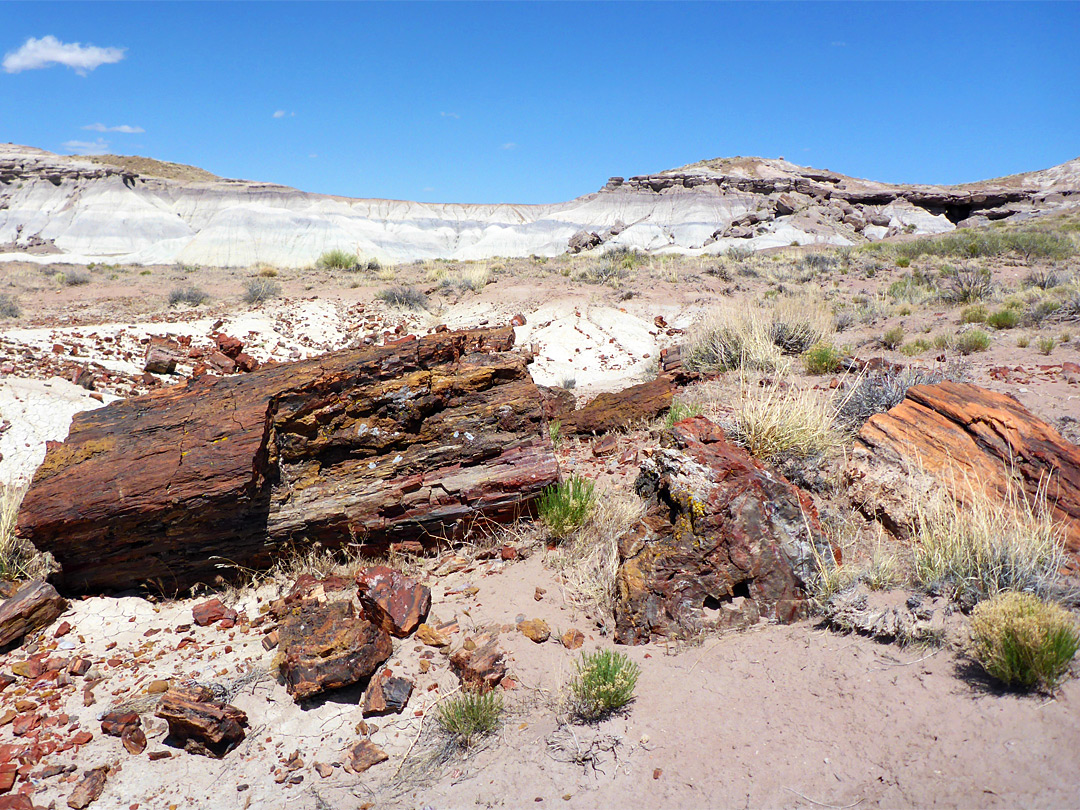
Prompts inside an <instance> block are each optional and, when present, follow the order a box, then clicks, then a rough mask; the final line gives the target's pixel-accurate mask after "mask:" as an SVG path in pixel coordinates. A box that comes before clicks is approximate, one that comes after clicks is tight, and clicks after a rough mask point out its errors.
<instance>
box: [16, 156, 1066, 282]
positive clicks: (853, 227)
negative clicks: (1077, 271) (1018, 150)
mask: <svg viewBox="0 0 1080 810" xmlns="http://www.w3.org/2000/svg"><path fill="white" fill-rule="evenodd" d="M1077 206H1080V158H1077V159H1074V160H1071V161H1069V162H1067V163H1063V164H1061V165H1060V166H1055V167H1053V168H1050V169H1044V170H1042V171H1036V172H1029V173H1026V174H1017V175H1012V176H1010V177H1002V178H997V179H994V180H986V181H982V182H978V183H967V184H963V185H955V186H933V185H890V184H886V183H877V182H874V181H871V180H861V179H858V178H853V177H847V176H845V175H842V174H838V173H836V172H832V171H827V170H821V169H812V168H808V167H804V166H797V165H795V164H793V163H790V162H788V161H786V160H784V159H783V158H778V159H766V158H756V157H733V158H718V159H714V160H705V161H701V162H699V163H692V164H690V165H687V166H683V167H681V168H678V169H672V170H670V171H666V172H660V173H658V174H650V175H640V176H637V177H630V178H623V177H612V178H611V179H610V180H609V181H608V182H607V184H606V185H605V186H604V187H603V188H602V189H600V190H599V191H597V192H594V193H592V194H586V195H585V196H583V197H578V198H577V199H574V200H570V201H568V202H563V203H554V204H547V205H513V204H497V205H460V204H453V203H418V202H408V201H401V200H375V199H349V198H345V197H335V196H331V195H325V194H310V193H307V192H303V191H298V190H297V189H293V188H289V187H287V186H279V185H275V184H272V183H259V182H253V181H248V180H228V179H224V178H221V177H218V176H216V175H214V174H211V173H210V172H207V171H204V170H203V169H199V168H196V167H193V166H185V165H182V164H178V163H166V162H162V161H158V160H152V159H150V158H143V157H129V156H119V155H100V156H93V157H65V156H61V155H56V154H53V153H51V152H46V151H44V150H41V149H35V148H33V147H28V146H17V145H11V144H8V145H0V260H13V259H22V260H28V261H37V262H50V263H56V262H69V263H89V262H91V261H95V262H101V261H107V262H122V263H129V264H171V263H173V262H184V263H190V264H200V265H204V266H246V265H249V264H253V263H256V262H264V263H269V264H274V265H278V266H282V267H303V266H307V265H310V264H311V263H312V262H313V261H314V260H315V259H316V257H318V256H319V255H320V254H322V253H323V252H325V251H328V250H332V249H347V250H349V251H350V252H352V251H355V252H357V253H359V254H361V255H363V256H366V257H369V258H374V259H378V260H379V261H382V262H390V263H397V262H407V261H414V260H418V259H433V258H450V259H461V260H468V259H485V258H491V257H494V256H528V255H532V254H536V255H541V256H555V255H558V254H561V253H565V252H567V251H568V250H569V251H572V252H578V251H582V250H608V249H610V248H612V247H627V248H637V249H641V250H649V251H655V252H670V253H688V254H717V253H723V252H725V251H727V250H730V249H731V248H733V247H743V248H750V249H753V250H761V249H765V248H770V247H779V246H785V245H792V244H799V245H807V244H827V245H850V244H859V243H864V242H868V241H877V240H881V239H885V238H888V237H890V236H894V235H899V234H933V233H944V232H946V231H951V230H953V229H955V228H958V227H972V226H979V225H985V224H987V223H990V222H995V221H1018V220H1024V219H1029V218H1031V217H1036V216H1040V215H1044V214H1047V213H1054V212H1057V211H1061V210H1063V209H1070V208H1072V209H1075V208H1076V207H1077Z"/></svg>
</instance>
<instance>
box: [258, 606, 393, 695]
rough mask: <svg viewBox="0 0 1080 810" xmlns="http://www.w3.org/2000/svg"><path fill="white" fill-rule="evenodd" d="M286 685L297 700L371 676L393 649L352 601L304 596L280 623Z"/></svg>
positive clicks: (390, 642) (384, 635) (279, 633)
mask: <svg viewBox="0 0 1080 810" xmlns="http://www.w3.org/2000/svg"><path fill="white" fill-rule="evenodd" d="M278 638H279V644H280V647H281V653H282V657H283V661H282V664H281V674H282V676H283V677H284V678H285V687H286V688H287V689H288V690H289V694H290V695H292V696H293V697H294V698H295V699H296V700H297V701H301V700H304V699H306V698H310V697H312V696H314V695H318V694H320V693H322V692H326V691H328V690H331V689H340V688H341V687H343V686H349V685H351V684H354V683H356V682H357V681H360V680H362V679H364V678H368V677H370V676H371V674H372V673H373V672H375V670H376V669H378V668H379V665H380V664H382V663H383V662H384V661H385V660H386V659H387V658H389V657H390V655H391V653H393V651H394V645H393V641H391V639H390V635H389V634H388V633H386V631H384V630H382V629H380V628H378V627H376V626H375V625H374V624H372V623H371V622H369V621H368V620H367V619H364V618H360V617H358V616H356V615H355V614H354V612H353V607H352V603H351V602H344V601H339V602H328V603H319V602H313V601H311V602H302V603H300V604H299V605H298V606H296V607H295V608H293V610H292V611H291V612H290V614H289V615H288V616H287V617H286V619H285V620H284V621H283V622H282V623H281V626H280V627H279V628H278Z"/></svg>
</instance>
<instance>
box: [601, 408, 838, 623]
mask: <svg viewBox="0 0 1080 810" xmlns="http://www.w3.org/2000/svg"><path fill="white" fill-rule="evenodd" d="M661 444H662V447H661V449H660V450H659V451H657V452H656V453H654V454H653V455H652V457H651V458H650V459H648V460H647V461H646V462H645V463H644V464H643V465H642V468H641V474H640V475H639V476H638V480H637V484H636V488H637V490H638V494H640V495H642V496H643V497H646V498H648V499H649V501H648V502H649V506H648V510H647V513H646V516H645V520H644V521H643V522H642V524H641V525H640V526H639V527H638V529H637V530H636V531H634V532H631V533H630V534H628V535H626V536H624V537H622V538H621V539H620V540H619V558H620V560H621V564H620V566H619V571H618V575H617V578H616V585H617V588H618V594H617V598H616V606H615V640H616V641H617V642H620V643H623V644H643V643H647V642H648V641H650V640H651V639H653V638H655V637H674V638H678V637H688V636H693V635H696V634H697V633H700V632H702V631H707V630H722V629H727V628H731V627H741V626H745V625H747V624H753V623H754V622H756V621H757V620H758V619H759V617H768V618H772V619H775V620H777V621H780V622H787V621H793V620H794V619H797V618H800V617H801V616H802V615H804V613H805V612H806V608H807V602H806V592H805V587H806V584H807V582H808V581H809V579H810V577H811V576H812V574H813V571H814V562H813V561H814V550H815V548H817V549H825V548H827V541H826V540H825V539H824V537H823V536H822V533H821V526H820V524H819V522H818V517H817V510H816V509H815V508H814V504H813V502H812V501H811V500H810V498H809V496H807V495H806V493H804V492H802V491H801V490H799V489H798V488H797V487H795V486H793V485H791V484H790V483H788V481H786V480H785V479H784V478H783V477H782V476H781V475H780V474H779V473H777V472H776V471H774V470H771V469H769V468H767V467H765V466H764V465H763V464H761V462H759V461H758V460H757V459H755V458H754V457H752V456H751V455H750V454H749V453H747V452H746V451H745V450H743V449H742V448H741V447H737V446H736V445H734V444H732V443H731V442H729V441H728V440H727V437H726V436H725V435H724V432H723V431H722V430H721V429H720V428H719V427H717V426H716V425H714V424H713V423H712V422H710V421H709V420H708V419H706V418H705V417H703V416H696V417H693V418H690V419H684V420H683V421H681V422H679V423H678V424H676V425H675V427H674V428H672V429H671V430H670V431H666V432H665V434H664V435H663V438H662V439H661Z"/></svg>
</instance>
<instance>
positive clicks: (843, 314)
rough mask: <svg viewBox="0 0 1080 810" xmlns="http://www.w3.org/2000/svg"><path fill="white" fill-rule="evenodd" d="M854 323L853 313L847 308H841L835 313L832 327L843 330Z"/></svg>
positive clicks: (838, 330) (839, 330)
mask: <svg viewBox="0 0 1080 810" xmlns="http://www.w3.org/2000/svg"><path fill="white" fill-rule="evenodd" d="M854 325H855V315H854V313H852V312H850V311H849V310H846V309H843V310H840V312H837V313H836V316H835V317H834V318H833V328H834V329H835V330H836V331H837V332H843V331H845V330H847V329H850V328H851V327H852V326H854Z"/></svg>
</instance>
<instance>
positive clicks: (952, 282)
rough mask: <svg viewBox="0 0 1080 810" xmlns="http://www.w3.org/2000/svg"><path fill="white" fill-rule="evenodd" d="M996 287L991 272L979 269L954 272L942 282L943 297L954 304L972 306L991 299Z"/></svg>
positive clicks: (964, 269) (967, 268)
mask: <svg viewBox="0 0 1080 810" xmlns="http://www.w3.org/2000/svg"><path fill="white" fill-rule="evenodd" d="M993 289H994V286H993V282H992V281H991V279H990V271H989V270H986V269H984V268H979V267H962V268H960V269H958V270H953V271H952V272H950V273H949V274H948V275H946V276H945V277H944V278H943V279H942V281H941V297H942V298H944V299H945V300H946V301H949V302H951V303H954V304H971V303H974V302H976V301H982V300H983V299H985V298H989V297H990V294H991V293H992V292H993Z"/></svg>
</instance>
